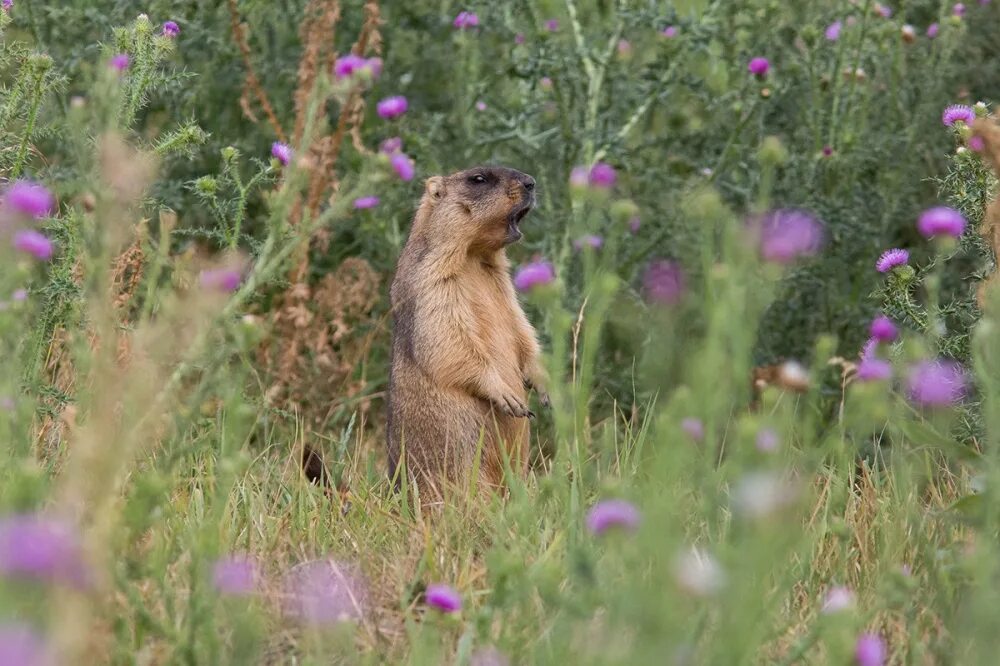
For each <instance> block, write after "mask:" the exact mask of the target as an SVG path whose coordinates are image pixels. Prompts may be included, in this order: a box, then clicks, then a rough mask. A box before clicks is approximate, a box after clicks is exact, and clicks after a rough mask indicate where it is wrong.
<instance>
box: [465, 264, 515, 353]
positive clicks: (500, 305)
mask: <svg viewBox="0 0 1000 666" xmlns="http://www.w3.org/2000/svg"><path fill="white" fill-rule="evenodd" d="M462 286H463V289H462V294H463V297H464V298H465V300H466V303H467V306H468V308H469V310H470V311H471V312H472V315H473V322H474V328H475V330H474V331H472V334H473V335H474V336H475V337H476V338H477V339H479V340H480V341H482V342H483V343H484V347H485V348H486V349H489V350H491V351H492V352H493V353H494V354H495V355H496V356H501V357H508V358H511V359H516V358H518V357H519V356H520V354H519V346H518V345H519V338H518V331H519V328H518V321H519V319H520V317H522V316H523V315H522V314H521V306H520V304H519V303H518V302H517V296H516V295H515V294H514V288H513V286H512V285H511V284H510V278H509V277H508V276H507V275H506V273H494V272H488V271H482V272H478V271H477V273H476V274H474V275H472V276H469V279H468V280H466V281H464V282H463V283H462Z"/></svg>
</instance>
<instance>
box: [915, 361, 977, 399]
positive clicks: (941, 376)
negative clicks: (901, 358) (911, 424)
mask: <svg viewBox="0 0 1000 666" xmlns="http://www.w3.org/2000/svg"><path fill="white" fill-rule="evenodd" d="M967 383H968V380H967V378H966V374H965V369H964V368H962V366H961V365H959V364H958V363H956V362H954V361H948V360H944V359H938V360H934V361H922V362H920V363H917V364H916V365H914V366H913V367H912V368H910V373H909V378H908V387H909V396H910V399H911V400H912V401H913V402H915V403H917V404H919V405H923V406H925V407H947V406H950V405H954V404H956V403H958V402H959V401H961V400H962V398H964V397H965V393H966V385H967Z"/></svg>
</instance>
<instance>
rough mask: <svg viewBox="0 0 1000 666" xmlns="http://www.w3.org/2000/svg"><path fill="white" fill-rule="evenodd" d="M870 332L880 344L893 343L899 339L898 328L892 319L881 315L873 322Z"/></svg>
mask: <svg viewBox="0 0 1000 666" xmlns="http://www.w3.org/2000/svg"><path fill="white" fill-rule="evenodd" d="M868 332H869V333H871V336H872V337H873V338H875V339H876V340H878V341H879V342H892V341H893V340H895V339H896V338H898V337H899V329H898V328H896V325H895V324H894V323H892V320H891V319H889V318H888V317H886V316H884V315H879V316H878V317H875V319H873V320H872V324H871V327H870V328H869V331H868Z"/></svg>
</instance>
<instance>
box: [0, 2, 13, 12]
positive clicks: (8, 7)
mask: <svg viewBox="0 0 1000 666" xmlns="http://www.w3.org/2000/svg"><path fill="white" fill-rule="evenodd" d="M0 7H3V10H4V11H5V12H9V11H10V10H11V9H13V8H14V0H3V2H2V3H0Z"/></svg>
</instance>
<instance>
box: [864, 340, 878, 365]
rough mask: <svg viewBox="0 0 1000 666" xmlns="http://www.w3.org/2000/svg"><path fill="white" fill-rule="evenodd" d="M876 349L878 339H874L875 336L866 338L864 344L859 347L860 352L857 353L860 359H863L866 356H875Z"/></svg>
mask: <svg viewBox="0 0 1000 666" xmlns="http://www.w3.org/2000/svg"><path fill="white" fill-rule="evenodd" d="M877 349H878V340H876V339H875V338H868V340H866V341H865V344H864V346H862V347H861V353H860V354H859V357H860V358H861V360H864V359H866V358H875V351H876V350H877Z"/></svg>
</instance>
